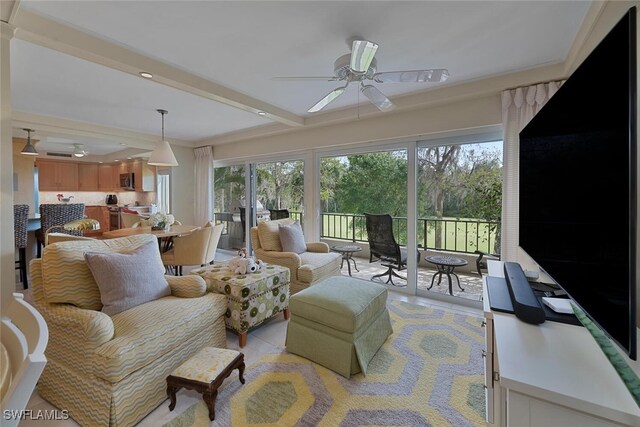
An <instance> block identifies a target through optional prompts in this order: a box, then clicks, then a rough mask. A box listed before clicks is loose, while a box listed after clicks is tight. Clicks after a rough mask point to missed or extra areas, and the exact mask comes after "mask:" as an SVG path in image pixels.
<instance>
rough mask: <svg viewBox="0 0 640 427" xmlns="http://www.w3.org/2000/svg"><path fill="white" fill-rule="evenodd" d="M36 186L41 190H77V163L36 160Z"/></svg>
mask: <svg viewBox="0 0 640 427" xmlns="http://www.w3.org/2000/svg"><path fill="white" fill-rule="evenodd" d="M37 164H38V188H39V189H40V190H41V191H77V190H78V164H77V163H72V162H55V161H42V160H39V161H38V163H37Z"/></svg>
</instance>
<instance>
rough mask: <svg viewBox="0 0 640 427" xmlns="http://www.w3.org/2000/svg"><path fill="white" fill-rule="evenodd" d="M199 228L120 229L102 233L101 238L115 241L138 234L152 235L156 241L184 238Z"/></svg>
mask: <svg viewBox="0 0 640 427" xmlns="http://www.w3.org/2000/svg"><path fill="white" fill-rule="evenodd" d="M199 228H200V227H198V226H197V225H172V226H171V227H169V229H168V230H153V229H151V227H136V228H120V229H118V230H111V231H105V232H104V233H102V238H103V239H115V238H117V237H129V236H136V235H138V234H153V235H154V236H156V237H157V238H158V239H165V238H167V237H176V236H186V235H188V234H191V233H193V232H194V231H196V230H197V229H199Z"/></svg>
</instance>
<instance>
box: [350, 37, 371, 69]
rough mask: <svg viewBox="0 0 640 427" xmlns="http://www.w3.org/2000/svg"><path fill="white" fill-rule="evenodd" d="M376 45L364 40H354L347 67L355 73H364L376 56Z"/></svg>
mask: <svg viewBox="0 0 640 427" xmlns="http://www.w3.org/2000/svg"><path fill="white" fill-rule="evenodd" d="M377 50H378V45H377V44H375V43H373V42H370V41H366V40H354V41H353V45H352V47H351V64H350V65H349V67H350V68H351V70H352V71H354V72H356V73H366V72H367V70H368V69H369V66H370V65H371V61H373V57H374V56H375V55H376V51H377Z"/></svg>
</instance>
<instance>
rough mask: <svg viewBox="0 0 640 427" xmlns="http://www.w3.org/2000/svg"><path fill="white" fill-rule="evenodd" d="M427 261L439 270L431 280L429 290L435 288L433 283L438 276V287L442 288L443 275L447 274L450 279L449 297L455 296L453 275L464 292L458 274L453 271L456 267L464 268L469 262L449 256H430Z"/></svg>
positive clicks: (426, 258)
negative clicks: (452, 282)
mask: <svg viewBox="0 0 640 427" xmlns="http://www.w3.org/2000/svg"><path fill="white" fill-rule="evenodd" d="M425 260H427V262H430V263H431V264H433V265H435V266H436V268H437V269H438V271H437V272H436V273H435V274H434V275H433V278H432V279H431V285H429V287H428V288H427V289H431V288H432V287H433V282H434V281H435V280H436V276H438V286H440V282H441V281H442V275H443V274H446V275H447V278H448V279H449V295H453V288H452V286H451V275H453V276H455V278H456V279H457V280H458V287H459V288H460V290H461V291H464V289H463V288H462V286H460V278H459V277H458V275H457V274H456V273H454V272H453V270H454V269H455V268H456V267H462V266H465V265H467V264H468V262H467V261H465V260H463V259H462V258H457V257H454V256H449V255H433V256H428V257H425Z"/></svg>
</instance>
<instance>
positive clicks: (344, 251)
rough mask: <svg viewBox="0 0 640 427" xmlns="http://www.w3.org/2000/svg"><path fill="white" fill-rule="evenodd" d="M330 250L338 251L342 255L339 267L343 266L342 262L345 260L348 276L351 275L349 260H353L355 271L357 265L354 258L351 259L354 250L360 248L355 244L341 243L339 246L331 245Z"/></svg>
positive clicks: (358, 250) (357, 250)
mask: <svg viewBox="0 0 640 427" xmlns="http://www.w3.org/2000/svg"><path fill="white" fill-rule="evenodd" d="M331 250H332V251H334V252H338V253H339V254H340V255H342V263H341V264H340V269H342V267H343V266H344V262H345V261H347V269H348V270H349V276H351V262H352V261H353V268H355V269H356V271H357V272H360V270H358V266H357V265H356V260H355V259H353V258H352V257H353V254H354V253H356V252H360V251H361V250H362V248H361V247H360V246H356V245H341V246H331Z"/></svg>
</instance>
